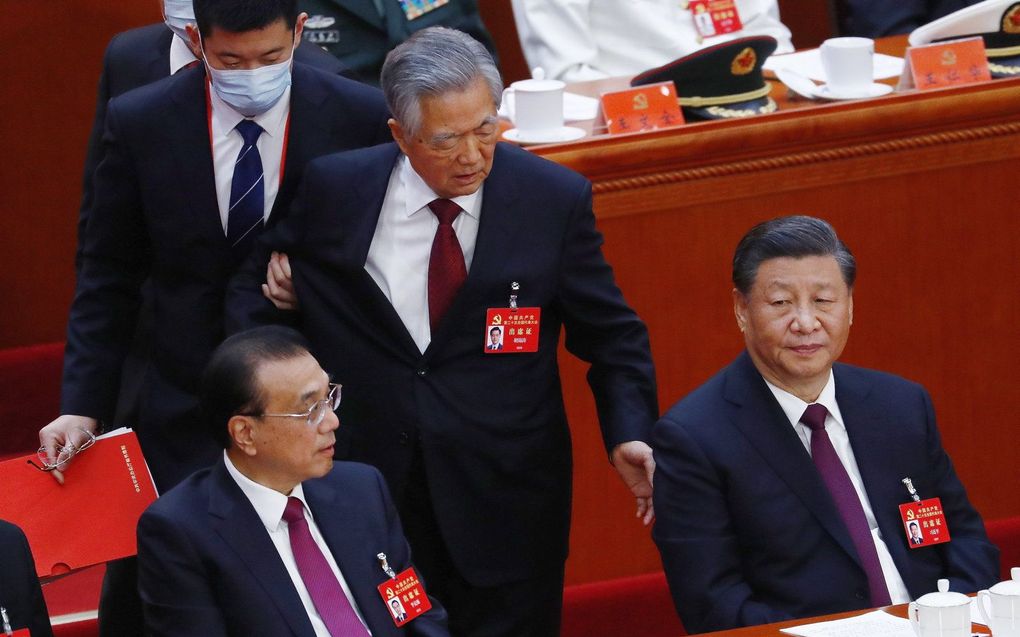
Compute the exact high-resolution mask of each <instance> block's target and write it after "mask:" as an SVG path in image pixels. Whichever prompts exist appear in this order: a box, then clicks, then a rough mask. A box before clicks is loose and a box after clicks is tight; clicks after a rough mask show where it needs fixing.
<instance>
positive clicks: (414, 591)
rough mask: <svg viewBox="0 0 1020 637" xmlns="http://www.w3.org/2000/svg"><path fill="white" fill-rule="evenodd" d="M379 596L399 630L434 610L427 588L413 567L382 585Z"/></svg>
mask: <svg viewBox="0 0 1020 637" xmlns="http://www.w3.org/2000/svg"><path fill="white" fill-rule="evenodd" d="M379 594H380V595H382V598H383V602H384V603H385V604H386V610H388V611H389V612H390V617H392V618H393V623H394V624H396V625H397V628H400V627H401V626H403V625H404V624H406V623H407V622H409V621H411V620H412V619H414V618H415V617H417V616H418V615H421V614H422V613H425V612H428V610H429V609H431V608H432V602H430V601H429V596H428V595H426V594H425V587H424V586H422V583H421V580H420V579H418V574H417V573H415V572H414V567H413V566H412V567H410V568H408V569H407V570H406V571H404V572H403V573H401V574H400V575H397V576H396V577H394V578H392V579H389V580H387V581H385V582H383V583H382V584H380V585H379Z"/></svg>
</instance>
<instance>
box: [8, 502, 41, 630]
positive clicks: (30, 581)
mask: <svg viewBox="0 0 1020 637" xmlns="http://www.w3.org/2000/svg"><path fill="white" fill-rule="evenodd" d="M21 628H27V629H29V632H30V634H31V635H32V637H53V630H52V629H51V628H50V616H49V613H48V612H47V611H46V600H45V599H43V595H42V589H41V588H40V587H39V579H38V577H36V574H35V560H33V559H32V549H31V548H29V546H28V539H27V538H26V537H25V534H24V533H23V532H22V531H21V529H19V528H18V527H16V526H15V525H13V524H11V523H10V522H4V521H3V520H0V630H4V631H6V630H18V629H21Z"/></svg>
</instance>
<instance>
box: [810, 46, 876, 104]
mask: <svg viewBox="0 0 1020 637" xmlns="http://www.w3.org/2000/svg"><path fill="white" fill-rule="evenodd" d="M820 51H821V55H822V67H823V68H824V69H825V82H826V84H828V86H829V88H830V89H832V90H834V91H861V90H864V89H867V88H868V87H870V86H871V85H872V83H873V82H874V81H875V80H874V72H875V71H874V68H875V63H874V58H875V41H874V40H872V39H870V38H829V39H828V40H826V41H825V42H822V46H821V48H820Z"/></svg>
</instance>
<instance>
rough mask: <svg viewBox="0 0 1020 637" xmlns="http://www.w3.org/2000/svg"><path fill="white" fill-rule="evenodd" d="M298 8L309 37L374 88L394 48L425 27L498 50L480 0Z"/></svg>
mask: <svg viewBox="0 0 1020 637" xmlns="http://www.w3.org/2000/svg"><path fill="white" fill-rule="evenodd" d="M298 6H299V8H300V9H301V10H302V11H306V12H307V13H308V16H309V18H308V21H307V22H306V23H305V31H304V36H303V37H304V40H305V41H306V42H307V43H309V44H315V45H318V46H321V47H322V48H324V49H326V50H327V51H328V52H330V53H332V54H333V55H335V56H336V57H337V59H338V60H340V61H341V62H342V63H343V65H344V66H346V67H347V68H349V69H351V70H352V71H353V72H354V73H356V74H357V76H358V78H359V79H361V80H362V81H363V82H367V83H369V84H372V85H374V86H378V85H379V71H380V69H382V64H383V60H384V59H385V58H386V54H387V53H389V51H390V49H392V48H393V47H395V46H396V45H398V44H400V43H401V42H403V41H404V40H406V39H407V38H408V37H409V36H410V35H411V34H412V33H415V32H417V31H420V30H422V29H424V28H426V27H431V26H436V25H441V26H445V27H450V28H453V29H457V30H459V31H463V32H465V33H467V34H468V35H470V36H471V37H473V38H474V39H476V40H478V41H479V42H481V43H482V44H484V45H485V48H487V49H488V50H489V52H490V53H492V54H493V56H495V54H496V47H495V46H494V45H493V43H492V36H490V35H489V32H488V31H487V30H486V29H485V25H483V24H482V18H481V16H480V15H479V14H478V2H477V0H300V1H299V2H298Z"/></svg>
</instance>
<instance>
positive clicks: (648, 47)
mask: <svg viewBox="0 0 1020 637" xmlns="http://www.w3.org/2000/svg"><path fill="white" fill-rule="evenodd" d="M736 6H737V11H738V12H739V13H740V21H741V24H742V25H743V27H744V28H743V29H742V30H740V31H736V32H733V33H728V34H724V35H719V36H713V37H710V38H705V39H704V40H702V39H701V37H700V36H699V34H698V32H697V30H696V29H695V27H694V17H693V15H692V13H691V11H690V9H688V8H687V3H686V2H681V0H513V8H514V21H515V22H516V23H517V33H518V35H519V36H520V40H521V48H522V49H523V50H524V56H525V57H526V58H527V60H528V67H529V68H535V67H536V66H540V67H542V68H543V69H545V73H546V77H549V78H555V79H559V80H563V81H565V82H581V81H585V80H598V79H602V78H605V77H615V76H627V77H629V76H633V75H637V74H638V73H640V72H641V71H645V70H647V69H651V68H654V67H657V66H661V65H663V64H666V63H667V62H672V61H673V60H675V59H677V58H679V57H683V56H685V55H688V54H689V53H693V52H694V51H696V50H698V49H701V48H704V47H708V46H712V45H715V44H719V43H722V42H726V41H727V40H733V39H735V38H742V37H747V36H751V35H770V36H772V37H774V38H776V40H778V42H779V48H778V49H776V52H777V53H787V52H790V51H792V50H793V44H792V43H791V41H790V30H789V29H787V28H786V27H785V26H784V25H783V23H782V22H780V21H779V5H778V3H777V0H736Z"/></svg>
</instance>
